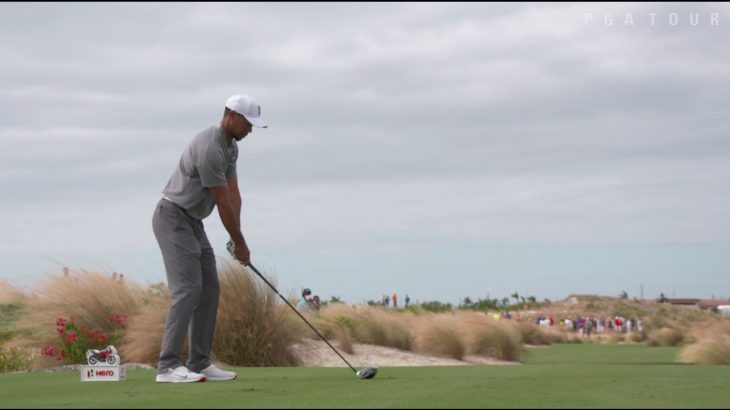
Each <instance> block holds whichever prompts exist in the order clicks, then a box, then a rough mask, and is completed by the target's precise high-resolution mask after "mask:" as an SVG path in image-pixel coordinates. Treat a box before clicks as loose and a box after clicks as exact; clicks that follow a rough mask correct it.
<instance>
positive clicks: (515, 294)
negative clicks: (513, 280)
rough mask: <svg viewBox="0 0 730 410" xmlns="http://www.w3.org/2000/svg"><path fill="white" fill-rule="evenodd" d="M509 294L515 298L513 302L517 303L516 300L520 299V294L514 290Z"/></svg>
mask: <svg viewBox="0 0 730 410" xmlns="http://www.w3.org/2000/svg"><path fill="white" fill-rule="evenodd" d="M510 296H511V297H513V298H515V303H517V302H519V301H520V294H519V293H517V292H515V293H513V294H511V295H510Z"/></svg>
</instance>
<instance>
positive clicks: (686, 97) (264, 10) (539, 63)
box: [0, 3, 730, 303]
mask: <svg viewBox="0 0 730 410" xmlns="http://www.w3.org/2000/svg"><path fill="white" fill-rule="evenodd" d="M728 44H730V6H729V5H728V4H727V3H691V4H690V3H686V4H683V3H668V4H662V3H644V4H641V3H639V4H627V3H618V4H611V3H608V4H604V3H601V4H590V3H583V4H580V3H579V4H526V3H523V4H471V3H469V4H457V3H448V4H438V3H427V4H415V3H408V4H396V3H387V4H376V3H370V4H348V3H341V4H306V3H295V4H285V3H276V4H236V3H232V4H229V3H224V4H216V3H204V4H203V3H199V4H196V3H179V4H176V3H162V4H149V3H131V4H123V3H109V4H103V3H99V4H80V3H74V4H38V3H36V4H33V3H17V4H13V3H3V4H0V262H1V263H0V280H7V281H9V282H10V283H12V284H15V285H18V286H26V287H28V288H29V287H32V285H33V284H34V283H36V282H37V281H38V280H42V279H44V278H46V277H47V276H48V275H52V274H53V275H55V274H58V273H59V272H60V270H61V268H62V267H63V266H69V267H71V268H72V269H85V270H95V271H102V272H113V271H116V272H121V273H124V274H125V276H126V277H128V278H130V279H132V280H134V281H137V282H139V283H141V284H146V283H154V282H160V281H164V280H165V273H164V267H163V263H162V258H161V255H160V251H159V248H158V246H157V243H156V241H155V239H154V236H153V233H152V227H151V219H152V212H153V209H154V206H155V204H156V203H157V201H158V200H159V198H160V195H161V191H162V188H163V187H164V186H165V184H166V183H167V181H168V179H169V177H170V175H171V174H172V171H173V168H174V167H175V165H176V163H177V162H178V160H179V158H180V155H181V153H182V151H183V149H184V148H185V146H186V145H187V144H188V143H189V141H190V140H191V139H192V137H193V136H195V134H197V133H198V132H199V131H201V130H202V129H204V128H206V127H209V126H211V125H214V124H218V123H219V121H220V118H221V115H222V111H223V106H224V104H225V101H226V99H227V98H228V97H229V96H230V95H232V94H239V93H240V94H249V95H251V96H253V97H254V98H256V99H257V100H258V101H259V102H260V104H261V106H262V115H263V117H264V118H265V119H266V120H267V121H268V122H269V124H270V127H269V128H268V129H265V130H261V129H255V130H254V132H253V134H251V135H249V136H248V137H247V138H246V139H245V140H243V141H241V142H239V150H240V156H239V160H238V179H239V185H240V188H241V191H242V195H243V201H244V204H243V228H244V235H245V236H246V238H247V242H248V243H249V246H250V248H251V251H252V260H253V262H254V264H256V265H257V266H258V267H260V268H262V269H264V270H265V271H266V272H268V273H269V274H272V275H273V276H275V278H276V280H277V281H278V283H279V286H280V289H281V290H282V291H283V292H285V293H287V292H292V293H298V292H299V290H300V289H301V288H302V287H310V288H312V290H313V292H314V293H315V294H319V295H320V296H322V297H323V298H325V299H329V297H330V296H333V295H334V296H339V297H341V298H343V299H345V300H347V301H351V302H362V301H363V300H367V299H374V300H379V299H380V297H381V296H382V295H383V294H385V293H388V294H390V293H392V292H394V291H395V292H398V294H399V295H400V296H401V298H403V297H404V296H405V294H409V295H410V297H411V299H412V300H413V301H416V300H419V301H424V300H434V299H438V300H441V301H447V302H451V303H458V301H459V300H460V299H462V298H463V297H465V296H470V297H471V298H472V299H476V298H479V297H481V298H485V297H487V296H489V297H492V298H494V297H497V298H500V299H501V298H503V297H507V296H509V295H510V294H511V293H513V292H519V293H520V294H521V295H526V296H527V295H533V296H535V297H537V298H538V299H540V300H542V299H544V298H550V299H553V300H555V299H562V298H564V297H566V296H567V295H568V294H571V293H594V294H602V295H611V296H616V295H618V294H619V293H621V292H622V291H626V292H628V294H629V295H630V296H631V297H639V296H640V289H641V287H642V286H643V290H644V297H647V298H653V297H656V296H658V295H659V293H660V292H664V293H665V294H667V295H668V296H671V295H676V296H677V297H679V296H686V297H703V298H705V297H711V296H715V297H730V189H729V187H730V123H729V119H730V115H729V113H730V81H728V80H729V77H728V73H730V51H729V49H728ZM205 226H206V230H207V232H208V236H209V238H210V240H211V243H212V244H213V246H214V247H215V248H216V252H217V253H218V254H219V255H220V258H219V260H223V259H230V258H227V257H226V252H225V242H226V241H227V239H228V235H227V234H226V232H225V230H224V228H223V227H222V224H221V222H220V218H219V217H218V215H217V212H216V211H214V213H213V214H212V215H211V216H210V217H209V218H207V219H206V220H205Z"/></svg>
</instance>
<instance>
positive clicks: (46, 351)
mask: <svg viewBox="0 0 730 410" xmlns="http://www.w3.org/2000/svg"><path fill="white" fill-rule="evenodd" d="M41 354H42V355H43V356H48V357H53V356H55V355H56V348H55V347H53V346H51V345H46V346H44V347H43V349H41Z"/></svg>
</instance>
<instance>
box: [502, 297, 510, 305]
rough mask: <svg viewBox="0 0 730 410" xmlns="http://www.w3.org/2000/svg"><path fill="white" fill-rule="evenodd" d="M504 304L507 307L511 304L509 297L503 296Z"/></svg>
mask: <svg viewBox="0 0 730 410" xmlns="http://www.w3.org/2000/svg"><path fill="white" fill-rule="evenodd" d="M502 306H503V307H507V306H509V298H506V297H505V298H502Z"/></svg>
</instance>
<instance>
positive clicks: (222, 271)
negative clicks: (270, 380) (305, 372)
mask: <svg viewBox="0 0 730 410" xmlns="http://www.w3.org/2000/svg"><path fill="white" fill-rule="evenodd" d="M218 277H219V279H220V287H221V293H220V303H219V306H218V320H217V325H216V331H215V339H214V341H213V350H214V353H215V356H216V358H217V359H218V360H221V361H223V362H225V363H228V364H230V365H233V366H295V365H297V364H298V358H297V356H296V354H295V353H294V350H293V349H292V345H293V344H294V343H297V342H300V341H301V338H302V325H301V319H299V318H298V317H297V316H296V314H295V313H294V312H292V311H291V310H290V308H289V307H288V306H286V305H285V304H284V303H283V302H281V301H280V300H279V297H278V296H277V295H276V293H274V292H273V291H272V290H271V289H270V288H269V287H268V286H266V285H265V284H264V283H263V281H261V279H259V278H257V277H254V276H253V274H252V273H251V272H250V271H249V270H248V269H246V268H244V267H242V266H240V265H238V264H236V265H234V264H232V263H223V264H222V265H221V266H220V267H219V269H218ZM267 280H269V282H271V283H272V285H274V286H276V284H275V281H273V279H271V278H267Z"/></svg>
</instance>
